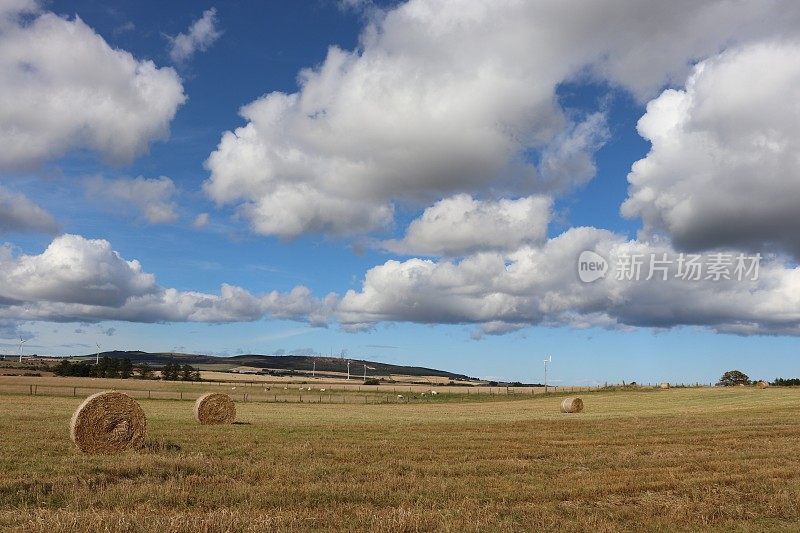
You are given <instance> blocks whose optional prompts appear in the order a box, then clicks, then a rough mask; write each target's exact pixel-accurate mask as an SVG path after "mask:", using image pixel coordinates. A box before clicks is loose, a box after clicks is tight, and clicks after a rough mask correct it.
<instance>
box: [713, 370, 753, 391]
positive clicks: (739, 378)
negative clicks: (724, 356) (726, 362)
mask: <svg viewBox="0 0 800 533" xmlns="http://www.w3.org/2000/svg"><path fill="white" fill-rule="evenodd" d="M749 384H750V378H749V377H747V374H745V373H744V372H740V371H739V370H728V371H727V372H725V373H724V374H722V377H721V378H719V383H717V385H722V386H723V387H733V386H735V385H749Z"/></svg>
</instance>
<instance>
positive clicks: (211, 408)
mask: <svg viewBox="0 0 800 533" xmlns="http://www.w3.org/2000/svg"><path fill="white" fill-rule="evenodd" d="M194 417H195V418H196V419H197V421H198V422H200V423H201V424H231V423H233V421H234V420H236V404H235V403H233V400H232V399H231V397H230V396H228V395H227V394H222V393H219V392H210V393H208V394H204V395H202V396H200V397H199V398H198V399H197V401H196V402H194Z"/></svg>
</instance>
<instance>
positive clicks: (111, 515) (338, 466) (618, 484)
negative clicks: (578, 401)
mask: <svg viewBox="0 0 800 533" xmlns="http://www.w3.org/2000/svg"><path fill="white" fill-rule="evenodd" d="M562 399H563V397H559V396H548V397H545V396H541V395H540V396H534V397H531V398H529V399H525V400H517V401H492V402H483V403H481V402H470V403H432V404H389V405H347V406H344V405H325V404H322V405H318V404H291V403H287V404H261V403H244V404H239V405H237V423H236V424H232V425H222V426H201V425H197V423H196V422H195V420H194V418H193V414H192V411H191V409H187V408H186V407H187V404H186V403H182V402H177V401H168V400H146V399H145V400H141V401H140V403H141V405H142V407H143V409H144V411H145V413H146V414H147V419H148V442H147V444H146V446H145V449H144V450H142V451H139V452H133V451H128V452H124V453H122V454H120V455H116V456H113V457H108V456H83V455H81V454H80V452H78V451H77V450H76V449H75V448H74V446H73V445H72V443H71V442H70V440H69V431H68V424H69V419H70V416H71V414H72V412H73V411H74V409H75V408H76V407H77V405H78V404H79V403H80V402H81V401H82V398H75V399H73V398H59V397H45V396H23V395H0V404H2V408H0V463H2V465H3V467H4V468H3V469H2V472H0V529H12V530H13V529H20V530H26V531H74V530H76V529H78V530H85V529H93V530H109V531H194V530H197V529H201V528H203V527H206V528H208V529H209V530H226V529H227V530H231V531H256V530H263V529H264V528H273V529H278V530H286V529H289V530H300V531H304V530H318V529H331V528H341V529H346V530H365V531H366V530H378V531H428V530H446V531H478V530H483V531H485V530H499V529H505V530H531V529H536V528H544V529H550V530H553V529H558V530H566V531H586V530H593V531H620V530H627V531H634V530H636V531H640V530H651V531H656V530H670V531H673V530H676V529H677V530H697V529H711V530H719V531H728V530H742V531H744V530H759V531H763V530H783V531H789V530H797V529H798V527H800V390H798V389H791V388H778V387H772V388H769V389H766V390H757V389H755V388H736V389H735V390H732V389H726V390H721V389H671V390H669V391H659V392H631V391H619V392H603V393H591V394H589V395H584V399H585V400H586V401H587V402H591V409H588V410H587V411H585V412H584V413H581V415H580V416H574V415H568V414H563V413H561V412H560V410H559V404H560V401H561V400H562Z"/></svg>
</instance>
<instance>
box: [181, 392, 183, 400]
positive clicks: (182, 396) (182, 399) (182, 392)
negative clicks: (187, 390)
mask: <svg viewBox="0 0 800 533" xmlns="http://www.w3.org/2000/svg"><path fill="white" fill-rule="evenodd" d="M181 400H183V391H181Z"/></svg>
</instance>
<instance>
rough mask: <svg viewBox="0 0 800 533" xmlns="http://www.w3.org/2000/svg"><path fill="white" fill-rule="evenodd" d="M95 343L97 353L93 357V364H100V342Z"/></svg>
mask: <svg viewBox="0 0 800 533" xmlns="http://www.w3.org/2000/svg"><path fill="white" fill-rule="evenodd" d="M95 344H96V345H97V355H96V356H95V358H94V364H96V365H99V364H100V343H99V342H97V343H95Z"/></svg>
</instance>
